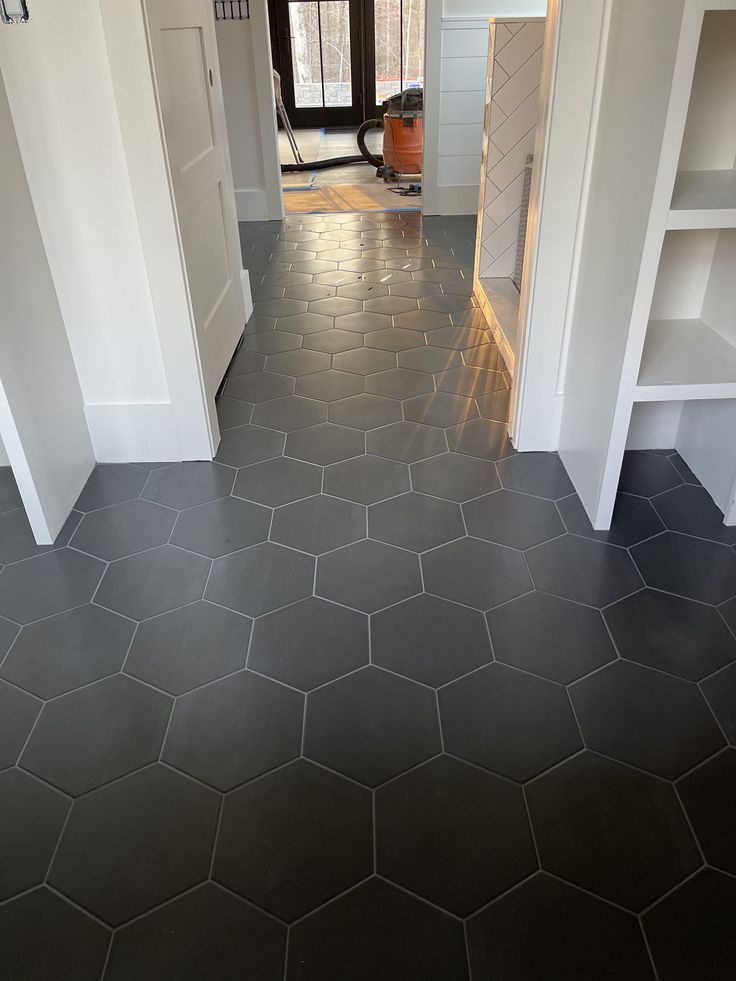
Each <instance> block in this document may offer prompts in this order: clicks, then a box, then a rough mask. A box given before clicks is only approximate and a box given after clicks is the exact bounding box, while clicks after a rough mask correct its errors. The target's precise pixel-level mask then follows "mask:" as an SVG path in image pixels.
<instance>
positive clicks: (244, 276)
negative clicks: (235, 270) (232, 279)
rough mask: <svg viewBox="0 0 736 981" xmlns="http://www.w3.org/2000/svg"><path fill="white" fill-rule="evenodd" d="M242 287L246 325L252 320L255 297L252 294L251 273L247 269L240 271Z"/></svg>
mask: <svg viewBox="0 0 736 981" xmlns="http://www.w3.org/2000/svg"><path fill="white" fill-rule="evenodd" d="M240 286H241V288H242V290H243V304H244V306H245V320H246V323H247V322H248V321H249V320H250V315H251V314H252V313H253V297H252V295H251V292H250V273H249V272H248V270H247V269H241V270H240Z"/></svg>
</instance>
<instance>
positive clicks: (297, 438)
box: [286, 422, 365, 466]
mask: <svg viewBox="0 0 736 981" xmlns="http://www.w3.org/2000/svg"><path fill="white" fill-rule="evenodd" d="M364 452H365V436H364V434H363V433H362V432H360V431H359V430H357V429H347V428H345V427H344V426H336V425H334V424H333V423H329V422H326V423H323V424H322V425H320V426H310V428H309V429H300V430H299V431H298V432H296V433H290V434H289V436H288V437H287V439H286V453H287V455H288V456H292V457H296V459H298V460H304V461H306V462H307V463H315V464H318V465H319V466H328V465H329V464H330V463H339V462H340V460H349V459H350V458H351V457H354V456H360V455H361V454H362V453H364Z"/></svg>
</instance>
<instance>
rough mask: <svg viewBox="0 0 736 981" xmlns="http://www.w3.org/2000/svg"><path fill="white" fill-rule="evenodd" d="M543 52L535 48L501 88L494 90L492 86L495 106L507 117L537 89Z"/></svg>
mask: <svg viewBox="0 0 736 981" xmlns="http://www.w3.org/2000/svg"><path fill="white" fill-rule="evenodd" d="M543 51H544V49H543V48H537V50H536V51H535V52H534V54H533V55H532V56H531V57H530V58H529V59H528V60H527V61H525V62H524V64H523V65H522V66H521V68H520V69H519V70H518V72H516V73H515V74H514V75H511V76H507V80H506V82H505V83H504V84H503V85H502V86H500V87H499V88H496V87H495V85H494V89H493V98H494V100H495V102H496V105H499V106H500V107H501V108H502V109H503V111H504V112H505V113H506V115H507V116H508V114H509V113H510V112H512V111H513V110H514V108H515V107H516V106H518V105H519V104H520V103H521V102H523V101H524V99H526V97H527V96H528V95H531V93H532V92H534V90H535V89H537V88H539V80H540V78H541V77H542V53H543ZM499 67H501V66H499ZM494 74H495V72H494Z"/></svg>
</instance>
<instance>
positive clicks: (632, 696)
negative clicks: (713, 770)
mask: <svg viewBox="0 0 736 981" xmlns="http://www.w3.org/2000/svg"><path fill="white" fill-rule="evenodd" d="M570 697H571V698H572V702H573V705H574V706H575V713H576V715H577V718H578V721H579V722H580V727H581V729H582V732H583V736H584V737H585V742H586V744H587V746H588V747H589V748H590V749H593V750H597V751H598V752H599V753H603V754H604V755H606V756H611V757H613V758H614V759H617V760H620V761H621V762H622V763H630V764H632V766H637V767H639V769H641V770H647V771H648V772H649V773H654V774H657V775H658V776H661V777H667V778H668V779H670V780H674V779H675V778H676V777H679V776H680V775H681V774H683V773H685V771H686V770H689V769H691V768H692V767H693V766H695V765H696V764H697V763H700V762H702V761H703V760H705V759H707V758H708V757H709V756H712V755H713V753H715V752H717V751H718V750H719V749H720V748H721V747H723V746H724V745H725V743H724V739H723V736H722V735H721V732H720V729H719V728H718V726H717V725H716V723H715V720H714V719H713V716H712V715H711V713H710V711H709V709H708V706H707V705H706V704H705V701H704V699H703V696H702V695H701V694H700V692H699V691H698V689H697V687H696V686H695V685H693V684H691V683H690V682H688V681H682V680H681V679H680V678H672V677H671V676H669V675H666V674H662V673H661V672H660V671H652V670H651V669H650V668H644V667H641V666H640V665H638V664H631V663H630V662H628V661H616V662H615V663H613V664H609V665H608V666H607V667H605V668H603V670H602V671H597V672H596V673H595V674H593V675H591V676H590V677H588V678H584V679H583V680H582V681H579V682H578V683H577V684H575V685H573V687H572V688H571V689H570Z"/></svg>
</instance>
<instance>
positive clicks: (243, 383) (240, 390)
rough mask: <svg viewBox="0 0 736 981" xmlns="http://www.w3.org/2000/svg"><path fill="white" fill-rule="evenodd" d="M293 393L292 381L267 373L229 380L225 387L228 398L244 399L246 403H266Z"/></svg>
mask: <svg viewBox="0 0 736 981" xmlns="http://www.w3.org/2000/svg"><path fill="white" fill-rule="evenodd" d="M293 391H294V379H293V378H290V377H288V376H287V375H275V374H272V373H271V372H269V371H261V372H259V373H258V374H257V375H245V376H241V377H240V378H229V379H228V381H227V384H226V385H225V394H226V395H227V396H228V397H229V398H234V399H244V400H245V401H246V402H266V401H267V400H268V399H279V398H283V397H284V396H285V395H291V394H292V393H293Z"/></svg>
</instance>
